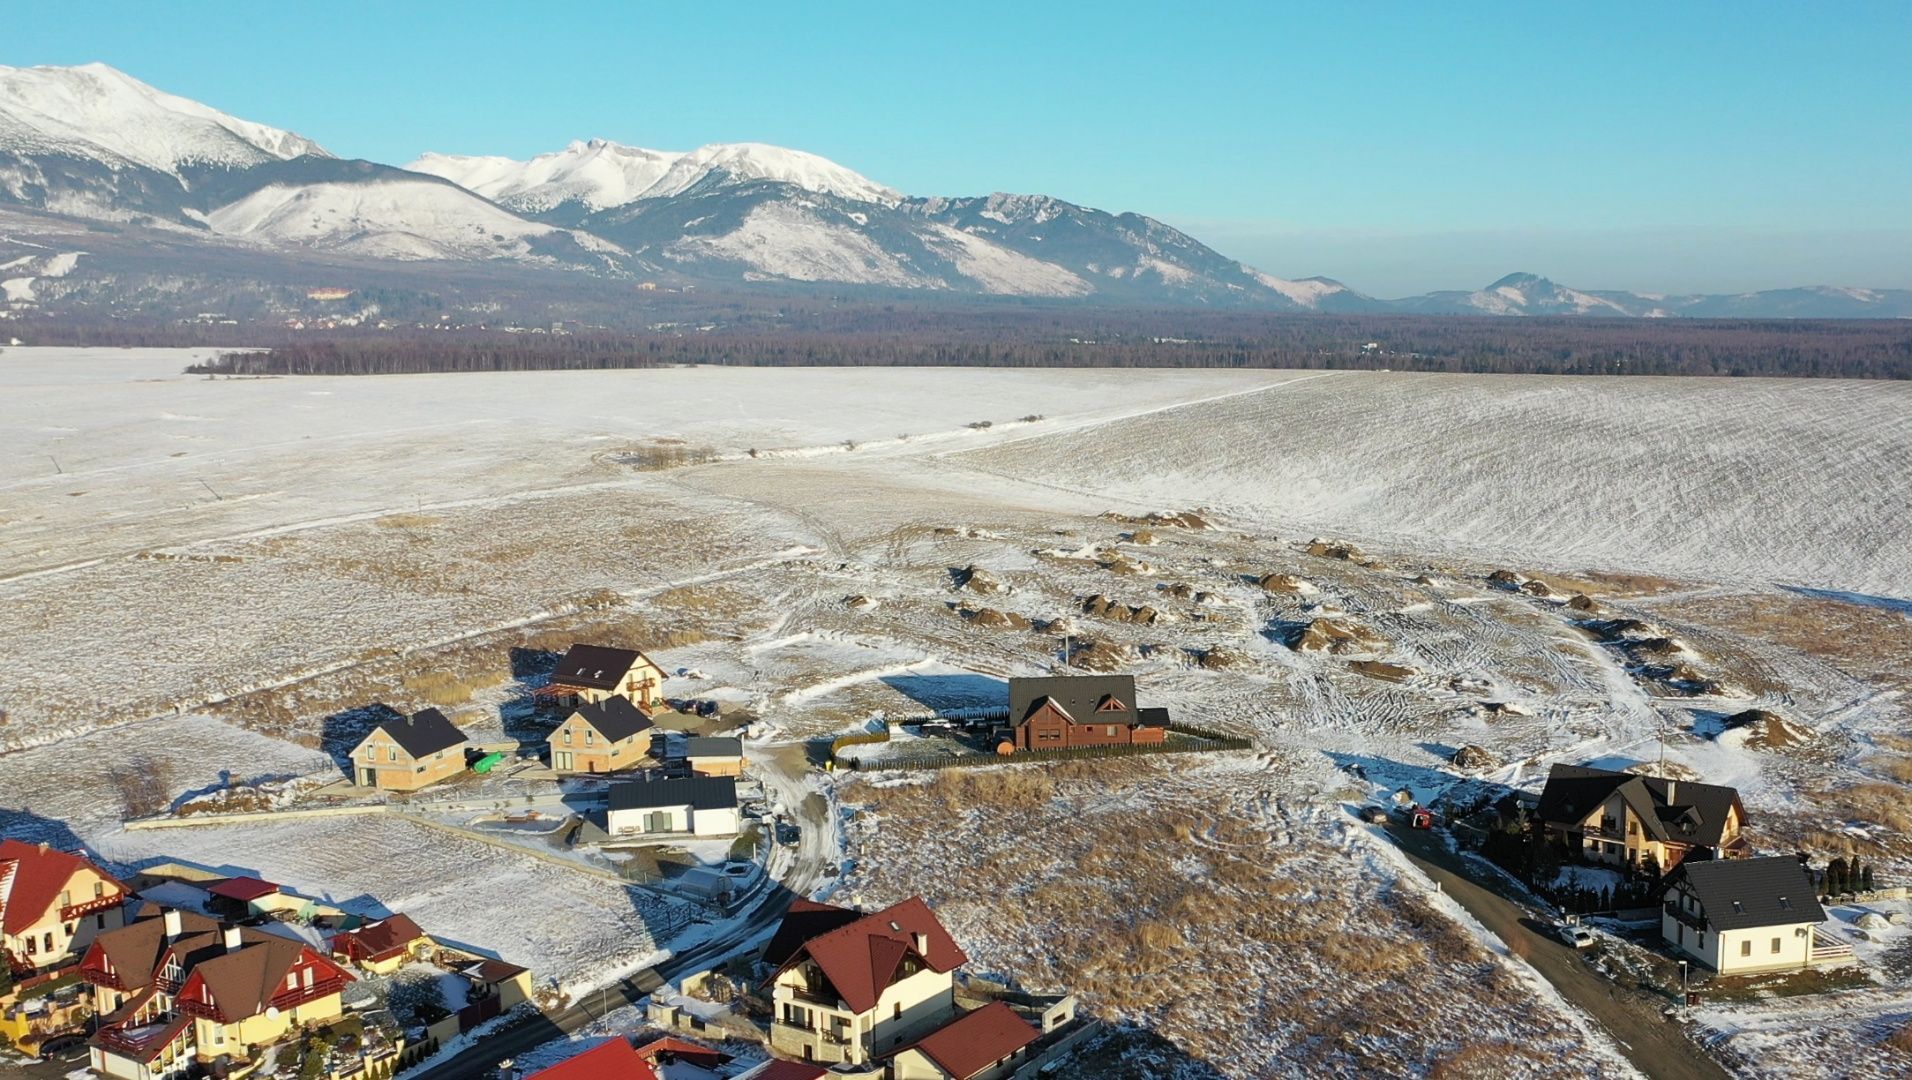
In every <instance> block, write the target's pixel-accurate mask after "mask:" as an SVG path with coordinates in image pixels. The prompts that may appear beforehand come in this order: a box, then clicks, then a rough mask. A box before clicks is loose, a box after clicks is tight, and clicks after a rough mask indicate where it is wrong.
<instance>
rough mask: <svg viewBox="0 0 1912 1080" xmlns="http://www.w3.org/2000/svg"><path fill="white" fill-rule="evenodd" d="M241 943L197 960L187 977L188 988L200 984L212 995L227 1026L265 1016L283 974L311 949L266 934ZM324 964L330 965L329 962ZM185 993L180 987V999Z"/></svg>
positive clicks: (278, 988) (299, 943)
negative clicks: (236, 947)
mask: <svg viewBox="0 0 1912 1080" xmlns="http://www.w3.org/2000/svg"><path fill="white" fill-rule="evenodd" d="M240 941H241V944H240V947H239V948H238V949H235V950H232V951H230V952H222V953H220V954H219V955H217V956H212V957H208V958H206V959H203V960H200V961H199V962H198V963H196V964H194V965H193V968H192V974H190V975H188V976H187V977H186V983H187V984H191V983H194V982H197V983H201V984H203V985H204V986H205V987H206V989H207V990H209V991H211V992H212V1001H213V1004H214V1005H215V1006H216V1007H217V1008H218V1009H219V1013H220V1015H221V1016H223V1017H225V1018H226V1020H227V1021H228V1022H237V1021H239V1020H243V1019H245V1018H246V1017H249V1016H258V1015H259V1014H260V1013H263V1012H265V1011H266V1006H268V1005H269V1004H271V1002H272V999H273V997H274V996H275V995H276V994H278V992H279V991H280V990H282V989H284V988H285V976H286V972H288V971H290V970H292V967H293V965H294V964H297V963H298V962H299V959H300V957H301V956H303V955H304V954H305V952H306V950H307V949H308V948H310V946H307V945H305V944H304V943H302V942H297V941H289V940H287V939H285V938H282V937H276V936H273V935H268V934H260V935H257V936H246V937H241V939H240ZM315 958H316V957H315ZM324 963H326V964H328V965H329V964H330V963H331V961H329V960H328V961H324ZM188 992H189V991H188V987H187V986H186V985H182V986H181V987H180V996H182V997H184V996H186V995H187V994H188Z"/></svg>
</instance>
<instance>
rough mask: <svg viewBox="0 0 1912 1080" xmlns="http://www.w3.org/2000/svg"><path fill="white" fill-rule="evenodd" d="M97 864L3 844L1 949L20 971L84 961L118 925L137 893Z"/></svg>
mask: <svg viewBox="0 0 1912 1080" xmlns="http://www.w3.org/2000/svg"><path fill="white" fill-rule="evenodd" d="M131 895H132V894H131V892H130V891H129V890H128V889H127V888H126V886H125V885H123V884H121V883H120V882H119V881H117V880H115V879H114V878H113V876H112V875H110V874H108V873H107V872H106V871H104V870H101V869H100V868H99V867H97V866H95V865H93V863H92V862H90V861H88V860H87V859H84V858H82V857H80V856H78V855H69V854H67V853H66V852H64V851H59V850H57V849H55V848H52V847H49V846H48V845H46V844H29V843H25V842H24V841H20V840H7V841H4V842H0V948H4V949H5V953H6V956H5V960H6V963H7V964H8V965H9V966H10V967H12V969H13V970H14V972H15V973H26V972H31V971H41V970H45V969H47V968H54V967H59V966H60V965H62V964H66V963H69V962H71V961H73V960H76V959H78V958H79V957H80V956H81V955H82V954H84V953H85V952H86V948H87V946H88V945H91V944H92V943H93V939H94V938H95V937H97V936H98V935H100V934H102V933H105V932H107V931H109V930H115V929H118V928H119V927H120V926H121V925H123V923H124V921H125V914H126V912H125V905H126V902H127V900H128V899H130V897H131Z"/></svg>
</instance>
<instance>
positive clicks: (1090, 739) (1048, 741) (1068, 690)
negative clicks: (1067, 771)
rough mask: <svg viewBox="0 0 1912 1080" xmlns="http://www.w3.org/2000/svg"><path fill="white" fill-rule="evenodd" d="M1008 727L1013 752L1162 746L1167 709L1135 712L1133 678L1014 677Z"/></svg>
mask: <svg viewBox="0 0 1912 1080" xmlns="http://www.w3.org/2000/svg"><path fill="white" fill-rule="evenodd" d="M1009 726H1010V729H1011V733H1012V734H1011V739H1010V740H1009V741H1008V743H1007V745H1006V746H1005V747H1004V748H1003V749H1004V752H1009V753H1013V752H1015V751H1019V750H1074V749H1080V748H1083V747H1091V746H1131V745H1160V744H1161V743H1163V742H1164V741H1166V740H1167V738H1168V710H1167V709H1138V708H1136V704H1135V676H1133V675H1062V676H1050V677H1045V678H1037V679H1010V680H1009Z"/></svg>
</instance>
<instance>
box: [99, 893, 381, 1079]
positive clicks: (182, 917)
mask: <svg viewBox="0 0 1912 1080" xmlns="http://www.w3.org/2000/svg"><path fill="white" fill-rule="evenodd" d="M80 978H81V979H82V980H84V981H85V982H86V983H87V984H89V985H90V986H91V987H92V988H93V996H94V1011H95V1013H96V1014H97V1015H98V1016H99V1017H100V1020H99V1023H98V1026H97V1029H96V1030H95V1032H94V1034H93V1037H92V1039H91V1040H90V1044H89V1048H90V1053H91V1059H92V1062H91V1063H92V1068H93V1071H94V1072H96V1073H98V1074H100V1075H102V1076H113V1077H125V1078H127V1080H153V1078H158V1077H169V1076H177V1075H181V1074H185V1073H188V1072H197V1071H214V1072H216V1073H218V1074H220V1075H224V1073H225V1072H227V1071H244V1070H246V1069H249V1068H251V1067H253V1066H254V1065H255V1064H256V1063H257V1062H258V1061H259V1060H260V1059H261V1057H262V1056H263V1053H264V1052H265V1050H266V1049H267V1048H268V1047H270V1046H272V1045H273V1044H275V1043H277V1042H279V1041H280V1040H282V1039H284V1038H286V1037H288V1036H289V1035H294V1034H296V1033H297V1032H298V1031H299V1030H300V1029H301V1028H303V1027H304V1026H306V1025H315V1024H325V1023H329V1022H331V1021H333V1020H336V1019H338V1017H339V1015H340V1011H341V1009H340V1002H339V996H340V991H342V990H343V989H344V988H345V985H346V984H347V983H349V982H351V981H352V976H351V975H349V974H347V973H346V971H345V970H344V969H343V968H341V967H339V966H338V965H337V964H335V963H333V962H332V960H331V959H330V958H329V957H326V956H324V955H322V954H321V952H320V951H319V949H318V948H316V947H314V946H312V945H311V944H309V943H307V942H304V941H295V940H292V939H290V938H285V937H280V936H277V935H274V934H268V933H264V932H261V931H258V930H253V929H250V928H246V927H241V926H237V925H234V924H231V923H225V922H220V921H218V920H214V919H210V918H206V917H205V916H202V915H194V914H191V913H187V912H182V911H178V910H170V909H168V910H159V911H155V912H152V913H150V914H146V915H143V916H142V917H140V918H138V919H135V920H134V921H133V922H130V923H128V924H126V925H125V926H122V927H120V928H119V929H116V930H109V931H107V932H105V933H103V934H101V935H99V936H98V937H97V938H95V939H94V940H93V943H92V944H91V945H90V946H88V947H87V950H86V955H85V956H84V957H83V958H82V959H81V961H80Z"/></svg>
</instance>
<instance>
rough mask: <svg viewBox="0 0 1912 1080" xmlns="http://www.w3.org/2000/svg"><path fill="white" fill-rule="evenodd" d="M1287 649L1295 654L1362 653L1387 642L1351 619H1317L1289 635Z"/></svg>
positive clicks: (1380, 646)
mask: <svg viewBox="0 0 1912 1080" xmlns="http://www.w3.org/2000/svg"><path fill="white" fill-rule="evenodd" d="M1288 647H1289V648H1291V649H1293V650H1295V651H1296V652H1325V653H1334V654H1337V655H1338V654H1341V653H1360V652H1375V651H1377V650H1380V649H1383V648H1386V647H1387V642H1386V641H1383V640H1382V639H1381V638H1380V637H1378V636H1377V635H1376V634H1375V633H1374V631H1372V630H1369V629H1368V628H1367V627H1365V626H1362V625H1361V624H1360V623H1357V622H1353V621H1351V620H1348V619H1314V620H1312V621H1310V622H1308V623H1306V624H1304V625H1302V626H1299V627H1297V628H1295V629H1294V630H1293V631H1292V632H1290V633H1289V635H1288Z"/></svg>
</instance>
